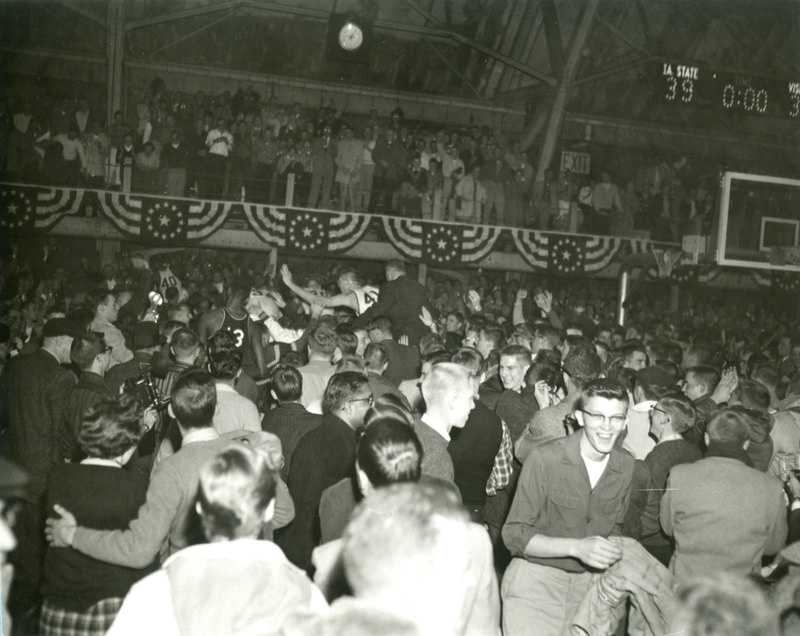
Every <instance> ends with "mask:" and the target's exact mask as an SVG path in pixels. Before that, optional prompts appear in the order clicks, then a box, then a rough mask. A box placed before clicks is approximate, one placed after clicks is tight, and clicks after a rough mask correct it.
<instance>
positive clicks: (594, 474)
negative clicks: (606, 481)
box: [581, 453, 609, 490]
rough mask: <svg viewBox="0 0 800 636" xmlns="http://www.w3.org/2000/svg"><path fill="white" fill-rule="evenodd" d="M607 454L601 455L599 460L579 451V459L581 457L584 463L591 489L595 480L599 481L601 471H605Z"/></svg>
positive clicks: (595, 482) (601, 474)
mask: <svg viewBox="0 0 800 636" xmlns="http://www.w3.org/2000/svg"><path fill="white" fill-rule="evenodd" d="M608 457H609V456H608V455H606V456H605V457H603V459H601V460H600V461H599V462H598V461H595V460H593V459H589V458H588V457H586V455H584V454H583V453H581V459H583V463H584V464H585V465H586V472H588V473H589V483H590V484H591V485H592V489H593V490H594V487H595V486H596V485H597V482H598V481H600V477H602V476H603V471H605V469H606V466H607V465H608Z"/></svg>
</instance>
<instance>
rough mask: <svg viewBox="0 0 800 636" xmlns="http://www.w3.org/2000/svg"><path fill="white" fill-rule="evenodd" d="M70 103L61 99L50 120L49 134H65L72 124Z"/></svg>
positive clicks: (63, 98)
mask: <svg viewBox="0 0 800 636" xmlns="http://www.w3.org/2000/svg"><path fill="white" fill-rule="evenodd" d="M72 107H73V106H72V101H71V100H70V99H69V97H62V98H61V99H60V100H59V102H58V104H57V105H56V107H55V108H54V109H53V114H52V116H51V118H50V132H51V133H52V134H53V135H54V136H55V135H60V134H66V133H67V131H68V130H69V129H70V125H71V123H72Z"/></svg>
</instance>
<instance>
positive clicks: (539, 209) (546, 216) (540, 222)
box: [532, 170, 558, 230]
mask: <svg viewBox="0 0 800 636" xmlns="http://www.w3.org/2000/svg"><path fill="white" fill-rule="evenodd" d="M532 198H533V201H532V206H533V219H532V221H533V222H534V224H535V225H536V227H538V228H539V229H540V230H546V229H548V228H549V227H550V219H551V218H552V217H553V216H554V215H555V214H556V211H557V209H558V188H557V187H556V184H555V182H554V175H553V171H552V170H546V171H545V173H544V178H543V179H542V180H541V181H534V183H533V197H532Z"/></svg>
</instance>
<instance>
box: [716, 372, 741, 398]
mask: <svg viewBox="0 0 800 636" xmlns="http://www.w3.org/2000/svg"><path fill="white" fill-rule="evenodd" d="M738 385H739V376H738V375H737V374H736V369H734V368H733V367H729V368H727V369H725V370H724V371H723V372H722V377H721V378H720V381H719V384H717V388H716V389H714V392H713V393H712V394H711V399H712V400H714V402H716V403H717V404H723V403H725V402H728V400H730V399H731V393H733V391H734V389H736V387H737V386H738Z"/></svg>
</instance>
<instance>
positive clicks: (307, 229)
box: [286, 210, 330, 252]
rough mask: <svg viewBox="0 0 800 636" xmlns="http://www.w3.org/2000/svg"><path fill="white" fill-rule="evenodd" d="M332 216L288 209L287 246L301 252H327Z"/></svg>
mask: <svg viewBox="0 0 800 636" xmlns="http://www.w3.org/2000/svg"><path fill="white" fill-rule="evenodd" d="M329 226H330V217H329V215H327V214H320V213H317V212H309V211H307V210H287V211H286V248H287V249H291V250H297V251H300V252H326V251H327V250H328V232H329Z"/></svg>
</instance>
